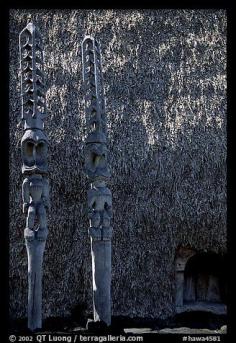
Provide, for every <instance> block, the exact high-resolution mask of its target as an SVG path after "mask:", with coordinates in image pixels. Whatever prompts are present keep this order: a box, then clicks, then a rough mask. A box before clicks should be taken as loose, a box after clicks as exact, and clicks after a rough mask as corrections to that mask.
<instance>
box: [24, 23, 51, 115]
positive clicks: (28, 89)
mask: <svg viewBox="0 0 236 343" xmlns="http://www.w3.org/2000/svg"><path fill="white" fill-rule="evenodd" d="M20 63H21V65H20V71H21V96H22V119H27V118H28V117H32V118H36V117H38V116H39V117H40V118H41V119H43V118H44V117H45V116H46V102H45V84H44V73H43V48H42V38H41V36H40V34H39V32H38V31H37V29H36V27H35V26H34V25H33V24H32V23H29V24H28V25H27V26H26V28H25V29H24V30H23V31H22V32H21V33H20Z"/></svg>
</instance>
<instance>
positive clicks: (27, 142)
mask: <svg viewBox="0 0 236 343" xmlns="http://www.w3.org/2000/svg"><path fill="white" fill-rule="evenodd" d="M21 151H22V161H23V165H22V173H24V174H32V173H37V172H38V173H42V174H45V173H47V169H48V164H47V152H48V139H47V137H46V135H45V134H44V132H43V131H41V130H26V132H25V134H24V136H23V137H22V140H21Z"/></svg>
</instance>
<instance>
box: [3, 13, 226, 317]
mask: <svg viewBox="0 0 236 343" xmlns="http://www.w3.org/2000/svg"><path fill="white" fill-rule="evenodd" d="M30 18H31V19H34V22H35V24H36V25H37V26H38V27H39V29H40V31H41V33H42V36H43V40H44V46H45V72H46V80H47V104H48V118H47V120H46V124H45V129H46V132H47V134H48V136H49V140H50V142H51V148H50V152H49V166H50V185H51V202H52V210H51V213H50V215H49V230H50V234H49V237H48V240H47V245H46V251H45V258H44V266H45V268H44V280H43V287H44V291H43V292H44V293H43V295H44V298H43V311H44V316H45V317H49V316H67V315H69V314H70V313H71V310H72V309H73V308H75V307H76V306H78V308H79V309H81V311H82V310H83V311H85V312H84V313H85V314H90V313H91V312H92V285H91V260H90V242H89V239H88V236H87V228H88V220H87V217H86V213H85V208H86V190H87V187H88V185H87V180H86V178H85V176H84V175H83V173H82V166H83V143H84V138H85V116H84V111H83V92H82V84H81V81H82V72H81V71H82V67H81V50H80V44H81V41H82V39H83V37H84V35H85V34H95V36H96V37H97V39H98V41H99V42H100V43H101V50H102V53H103V56H102V57H103V71H104V84H105V93H106V109H107V110H106V113H107V122H108V134H109V142H110V143H109V148H110V155H109V160H110V166H111V171H112V179H111V182H110V187H111V189H112V192H113V201H114V221H113V227H114V237H113V256H112V265H113V271H112V299H113V305H112V308H113V315H127V316H130V317H132V316H139V317H152V318H154V317H160V318H165V317H168V316H170V315H172V314H173V311H174V300H175V299H174V296H175V287H174V259H175V253H176V249H177V248H178V247H179V246H189V247H192V248H194V249H198V250H201V251H203V250H205V251H215V252H218V253H223V252H225V250H226V13H225V12H224V11H222V10H11V12H10V32H9V41H10V113H9V116H10V119H9V120H10V152H9V153H10V166H9V168H10V204H9V206H10V233H9V235H10V283H9V287H10V315H11V317H12V318H21V317H25V316H26V306H27V256H26V249H25V246H24V240H23V229H24V225H25V218H24V215H23V214H22V210H21V209H22V201H21V183H22V176H21V157H20V145H19V141H20V139H21V137H22V133H23V129H22V126H21V125H20V79H19V53H18V35H19V32H20V31H21V30H22V29H23V28H24V27H25V26H26V24H27V22H28V20H29V19H30ZM82 313H83V312H82Z"/></svg>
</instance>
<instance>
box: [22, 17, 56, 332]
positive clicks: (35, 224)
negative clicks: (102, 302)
mask: <svg viewBox="0 0 236 343" xmlns="http://www.w3.org/2000/svg"><path fill="white" fill-rule="evenodd" d="M19 44H20V72H21V99H22V112H21V119H22V122H23V126H24V134H23V137H22V139H21V155H22V164H23V165H22V174H23V178H24V180H23V184H22V199H23V213H24V214H25V215H26V225H25V230H24V238H25V244H26V249H27V256H28V328H29V329H30V330H32V331H34V330H36V329H38V328H41V327H42V264H43V253H44V249H45V243H46V238H47V234H48V228H47V210H48V209H49V182H48V166H47V150H48V139H47V136H46V135H45V133H44V122H43V121H44V119H45V117H46V106H45V85H44V72H43V48H42V38H41V36H40V34H39V32H38V30H37V28H36V27H35V26H34V24H33V23H29V24H28V25H27V26H26V27H25V28H24V29H23V30H22V31H21V33H20V36H19Z"/></svg>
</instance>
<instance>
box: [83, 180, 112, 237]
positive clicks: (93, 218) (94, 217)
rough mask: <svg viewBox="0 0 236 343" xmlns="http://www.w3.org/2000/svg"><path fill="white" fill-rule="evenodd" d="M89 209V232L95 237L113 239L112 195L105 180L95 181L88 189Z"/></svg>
mask: <svg viewBox="0 0 236 343" xmlns="http://www.w3.org/2000/svg"><path fill="white" fill-rule="evenodd" d="M88 209H89V210H88V217H89V225H90V228H89V234H90V235H91V236H92V237H93V238H94V239H99V240H107V239H108V240H109V239H111V236H112V228H111V226H110V225H111V219H112V195H111V191H110V190H109V188H107V187H106V185H105V183H104V182H94V184H93V185H92V188H91V189H90V190H89V191H88Z"/></svg>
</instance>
